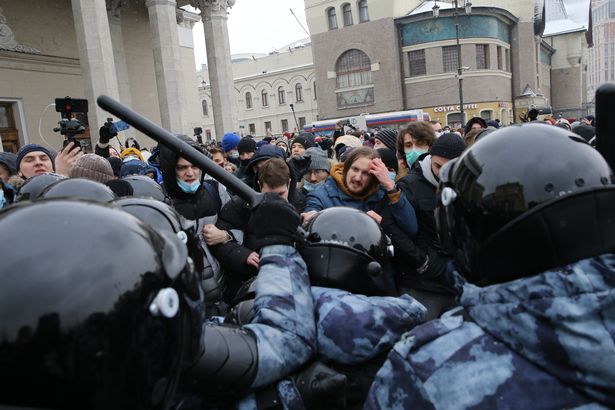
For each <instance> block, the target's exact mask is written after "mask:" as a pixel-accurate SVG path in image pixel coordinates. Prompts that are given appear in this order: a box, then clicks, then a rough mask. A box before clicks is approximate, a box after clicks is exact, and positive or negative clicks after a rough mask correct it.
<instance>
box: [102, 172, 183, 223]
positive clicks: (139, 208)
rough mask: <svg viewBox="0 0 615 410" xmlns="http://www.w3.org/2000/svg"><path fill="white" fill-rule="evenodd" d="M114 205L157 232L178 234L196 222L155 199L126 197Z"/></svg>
mask: <svg viewBox="0 0 615 410" xmlns="http://www.w3.org/2000/svg"><path fill="white" fill-rule="evenodd" d="M146 178H147V177H146ZM148 179H149V178H148ZM113 204H114V205H117V206H119V207H121V208H122V210H123V211H125V212H128V213H129V214H131V215H133V216H135V217H137V218H138V219H140V220H141V221H143V222H145V223H146V224H148V225H149V226H150V227H152V228H154V229H156V230H165V231H168V232H172V233H174V234H178V233H180V232H181V231H186V230H189V229H191V228H193V227H194V222H189V221H188V220H187V219H185V218H184V217H182V216H181V215H180V214H178V213H177V211H176V210H175V209H174V208H173V207H171V206H170V205H168V204H166V203H164V202H160V201H158V200H156V199H154V198H135V197H124V198H120V199H117V200H115V201H113Z"/></svg>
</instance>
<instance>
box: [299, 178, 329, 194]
mask: <svg viewBox="0 0 615 410" xmlns="http://www.w3.org/2000/svg"><path fill="white" fill-rule="evenodd" d="M324 183H325V181H321V182H317V183H315V184H313V183H311V182H309V181H303V188H304V189H305V190H306V191H308V192H312V191H313V190H315V189H316V188H318V187H319V186H321V185H322V184H324Z"/></svg>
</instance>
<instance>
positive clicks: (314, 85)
mask: <svg viewBox="0 0 615 410" xmlns="http://www.w3.org/2000/svg"><path fill="white" fill-rule="evenodd" d="M312 85H313V87H312V90H314V99H316V81H314V83H313V84H312Z"/></svg>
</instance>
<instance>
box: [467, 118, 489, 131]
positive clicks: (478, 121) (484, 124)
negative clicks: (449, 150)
mask: <svg viewBox="0 0 615 410" xmlns="http://www.w3.org/2000/svg"><path fill="white" fill-rule="evenodd" d="M474 124H480V126H481V127H482V128H487V121H485V120H483V119H482V118H480V117H472V118H470V120H469V121H468V123H467V124H466V126H465V128H464V130H463V133H464V134H467V133H468V132H470V130H471V129H472V125H474Z"/></svg>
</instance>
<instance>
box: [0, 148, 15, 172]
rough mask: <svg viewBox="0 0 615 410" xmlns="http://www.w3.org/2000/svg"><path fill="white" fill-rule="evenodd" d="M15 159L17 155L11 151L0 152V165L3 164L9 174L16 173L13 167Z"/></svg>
mask: <svg viewBox="0 0 615 410" xmlns="http://www.w3.org/2000/svg"><path fill="white" fill-rule="evenodd" d="M16 160H17V155H15V154H13V153H12V152H0V165H4V166H5V167H6V169H7V170H8V171H9V174H10V175H15V174H16V173H17V168H16V167H15V163H16Z"/></svg>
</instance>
